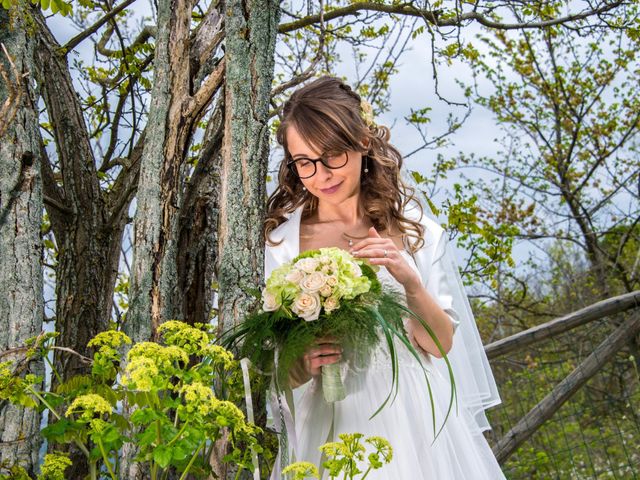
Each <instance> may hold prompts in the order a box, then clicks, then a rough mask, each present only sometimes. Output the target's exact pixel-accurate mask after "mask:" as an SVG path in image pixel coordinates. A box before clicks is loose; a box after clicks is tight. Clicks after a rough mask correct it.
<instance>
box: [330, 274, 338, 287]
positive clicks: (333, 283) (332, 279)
mask: <svg viewBox="0 0 640 480" xmlns="http://www.w3.org/2000/svg"><path fill="white" fill-rule="evenodd" d="M337 284H338V278H337V277H336V276H335V275H329V276H328V277H327V285H329V286H330V287H335V286H336V285H337Z"/></svg>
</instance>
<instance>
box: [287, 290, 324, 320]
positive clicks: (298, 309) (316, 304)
mask: <svg viewBox="0 0 640 480" xmlns="http://www.w3.org/2000/svg"><path fill="white" fill-rule="evenodd" d="M320 307H321V305H320V297H319V296H318V294H311V293H305V292H302V293H301V294H300V295H298V296H297V297H296V298H295V300H294V301H293V305H292V306H291V310H292V311H293V313H295V314H297V315H299V316H300V317H302V318H304V319H305V320H306V321H307V322H310V321H311V320H317V319H318V316H319V315H320Z"/></svg>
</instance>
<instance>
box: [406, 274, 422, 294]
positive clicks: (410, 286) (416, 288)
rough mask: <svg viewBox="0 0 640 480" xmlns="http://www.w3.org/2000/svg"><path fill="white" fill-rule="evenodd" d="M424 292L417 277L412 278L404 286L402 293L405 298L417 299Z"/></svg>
mask: <svg viewBox="0 0 640 480" xmlns="http://www.w3.org/2000/svg"><path fill="white" fill-rule="evenodd" d="M423 292H424V287H423V286H422V281H421V280H420V278H419V277H418V276H416V277H413V278H412V279H411V280H410V281H408V282H406V283H405V284H404V293H405V296H406V297H407V298H411V297H417V296H418V295H420V294H422V293H423Z"/></svg>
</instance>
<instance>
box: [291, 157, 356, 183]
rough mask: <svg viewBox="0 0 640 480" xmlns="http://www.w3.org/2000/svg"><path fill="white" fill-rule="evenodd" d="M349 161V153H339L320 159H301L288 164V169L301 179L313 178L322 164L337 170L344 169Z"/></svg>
mask: <svg viewBox="0 0 640 480" xmlns="http://www.w3.org/2000/svg"><path fill="white" fill-rule="evenodd" d="M348 161H349V155H347V152H341V153H337V154H335V155H326V154H325V155H322V156H321V157H320V158H307V157H299V158H296V159H295V160H291V161H289V162H288V163H287V167H289V168H290V169H291V171H292V172H293V173H295V174H296V175H298V177H299V178H301V179H305V178H311V177H313V176H314V175H315V174H316V164H317V163H318V162H321V163H322V164H323V165H324V166H325V167H327V168H330V169H331V170H335V169H337V168H342V167H344V166H345V165H346V164H347V162H348Z"/></svg>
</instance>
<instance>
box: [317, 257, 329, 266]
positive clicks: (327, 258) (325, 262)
mask: <svg viewBox="0 0 640 480" xmlns="http://www.w3.org/2000/svg"><path fill="white" fill-rule="evenodd" d="M318 260H320V263H322V264H323V265H326V264H327V263H331V257H330V256H329V255H322V256H320V258H319V259H318Z"/></svg>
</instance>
